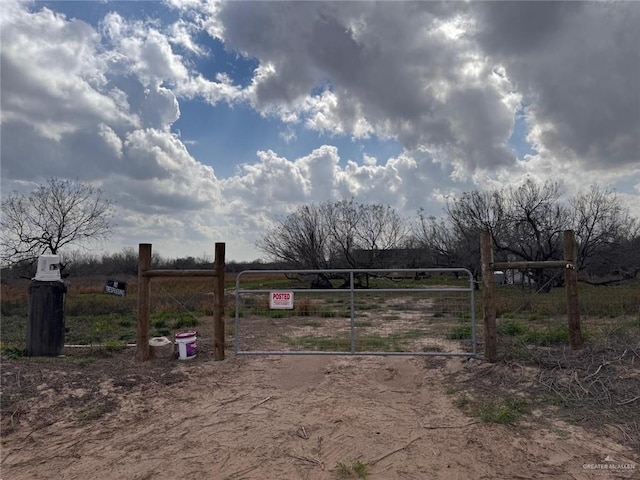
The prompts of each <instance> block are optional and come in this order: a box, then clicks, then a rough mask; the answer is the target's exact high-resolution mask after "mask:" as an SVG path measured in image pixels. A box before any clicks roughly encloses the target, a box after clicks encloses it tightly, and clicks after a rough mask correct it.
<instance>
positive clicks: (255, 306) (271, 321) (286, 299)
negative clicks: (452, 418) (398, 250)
mask: <svg viewBox="0 0 640 480" xmlns="http://www.w3.org/2000/svg"><path fill="white" fill-rule="evenodd" d="M235 294H236V299H235V312H234V315H235V323H234V351H235V353H236V354H237V355H269V354H271V355H302V354H314V355H317V354H323V355H447V356H453V355H457V356H466V357H469V356H475V355H476V348H477V342H476V321H475V306H474V281H473V275H472V274H471V272H470V271H469V270H467V269H462V268H455V269H454V268H447V269H382V270H380V269H378V270H372V269H353V270H345V269H334V270H246V271H243V272H241V273H239V274H238V276H237V278H236V291H235Z"/></svg>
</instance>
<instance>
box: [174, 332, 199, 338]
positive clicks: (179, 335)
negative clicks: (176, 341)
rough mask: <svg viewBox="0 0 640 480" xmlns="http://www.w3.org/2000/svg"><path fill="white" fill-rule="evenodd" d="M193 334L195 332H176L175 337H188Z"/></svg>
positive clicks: (193, 335)
mask: <svg viewBox="0 0 640 480" xmlns="http://www.w3.org/2000/svg"><path fill="white" fill-rule="evenodd" d="M195 336H196V332H183V333H176V338H189V337H195Z"/></svg>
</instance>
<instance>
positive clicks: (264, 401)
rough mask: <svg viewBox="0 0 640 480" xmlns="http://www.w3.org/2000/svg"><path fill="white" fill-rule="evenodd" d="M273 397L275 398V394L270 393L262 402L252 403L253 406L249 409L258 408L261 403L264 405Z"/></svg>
mask: <svg viewBox="0 0 640 480" xmlns="http://www.w3.org/2000/svg"><path fill="white" fill-rule="evenodd" d="M272 398H273V395H269V396H268V397H267V398H265V399H264V400H262V401H260V402H258V403H256V404H255V405H252V406H251V407H249V410H251V409H253V408H256V407H259V406H260V405H262V404H263V403H266V402H268V401H269V400H271V399H272Z"/></svg>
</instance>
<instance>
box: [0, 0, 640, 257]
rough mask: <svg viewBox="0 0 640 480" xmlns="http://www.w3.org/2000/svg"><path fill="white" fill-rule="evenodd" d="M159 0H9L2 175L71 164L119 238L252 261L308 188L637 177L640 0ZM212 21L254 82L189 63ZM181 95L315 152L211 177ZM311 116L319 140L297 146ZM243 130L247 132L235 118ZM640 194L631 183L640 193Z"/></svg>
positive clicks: (34, 179) (264, 157)
mask: <svg viewBox="0 0 640 480" xmlns="http://www.w3.org/2000/svg"><path fill="white" fill-rule="evenodd" d="M168 5H170V6H172V7H174V8H175V9H176V10H175V11H176V12H177V13H178V14H179V15H180V19H179V20H178V21H173V20H172V22H173V23H171V24H166V25H165V24H163V22H162V21H161V19H152V20H149V19H145V20H131V19H129V18H125V17H123V16H122V15H121V14H118V13H111V14H109V15H107V16H106V17H105V18H104V19H103V21H102V22H101V23H100V24H99V25H98V26H92V25H89V24H87V23H84V22H82V21H79V20H71V19H68V18H65V17H64V16H62V15H60V14H57V13H54V12H52V11H51V10H49V9H47V8H42V7H41V6H40V5H39V4H37V3H21V2H12V1H9V2H5V3H3V15H2V17H0V27H1V30H2V32H1V35H2V44H1V45H0V48H1V54H2V55H1V62H2V63H1V65H0V67H1V69H2V84H1V85H2V96H1V100H2V112H1V122H2V131H1V134H2V187H3V190H6V188H11V187H13V186H18V187H20V188H26V187H25V185H32V184H34V183H38V181H40V180H41V179H43V178H44V177H46V176H52V175H53V176H62V177H69V178H75V177H80V178H81V179H82V180H86V181H92V182H95V183H96V184H98V185H101V186H102V187H103V188H104V189H105V190H106V191H107V193H108V194H109V195H110V196H112V197H113V198H114V199H115V200H117V201H118V215H119V218H118V219H117V222H118V223H119V225H120V226H119V227H118V228H119V235H120V241H121V242H122V243H123V244H132V243H133V244H135V243H137V242H138V241H153V242H154V243H159V245H158V248H160V250H161V251H165V252H167V253H169V254H173V255H179V254H180V252H183V253H182V254H184V251H185V249H190V251H193V250H195V251H197V252H198V253H200V252H201V251H202V250H204V248H203V245H210V246H211V247H212V245H213V242H214V241H221V240H222V241H224V240H227V241H228V242H230V243H229V246H230V247H231V250H230V251H229V252H228V253H229V255H231V257H230V258H234V257H233V256H234V255H236V258H251V257H253V256H257V255H258V252H256V251H255V249H254V247H253V243H254V241H255V240H256V239H257V238H258V237H259V235H260V233H261V232H263V231H264V230H265V228H266V227H267V226H268V225H269V224H270V222H271V221H272V220H273V218H274V216H276V215H278V214H284V213H286V212H288V211H291V209H294V208H296V207H297V206H299V205H302V204H305V203H309V202H321V201H324V200H326V199H339V198H350V197H354V198H356V199H357V200H358V201H361V202H375V203H383V204H390V205H392V206H394V207H395V208H397V209H399V210H400V211H401V212H403V213H404V214H407V215H411V214H413V213H414V212H415V210H417V208H418V207H421V206H422V207H425V208H426V209H427V212H428V213H431V214H435V215H439V214H440V212H441V209H442V206H443V201H444V200H445V199H446V197H447V196H449V195H452V194H455V193H459V192H460V191H461V190H469V189H472V188H477V187H478V186H481V187H482V186H491V187H495V186H498V185H507V184H509V183H513V182H517V181H519V180H521V179H522V178H524V177H525V176H530V177H534V178H537V179H540V180H545V179H548V178H553V179H560V180H562V181H563V182H564V183H565V185H566V187H567V189H568V190H576V189H579V188H580V187H582V186H584V184H587V183H595V182H599V183H605V184H606V185H607V186H611V187H613V188H615V186H616V185H621V184H622V183H621V182H623V181H624V182H626V184H625V185H627V186H628V185H631V186H633V185H636V184H637V183H638V181H637V179H638V178H640V168H639V167H638V165H640V156H639V152H640V145H639V144H638V142H639V141H640V140H639V139H640V96H639V95H637V94H636V93H637V91H638V90H637V86H638V84H640V53H639V52H638V48H637V45H638V44H640V37H639V35H640V34H639V33H638V29H637V24H638V23H640V22H638V20H640V18H639V12H640V7H639V6H638V4H633V3H630V2H629V3H622V2H620V3H614V4H599V3H594V4H592V3H577V2H576V4H575V5H574V4H570V3H566V2H552V3H549V2H542V3H541V2H530V3H525V4H522V3H520V2H511V3H506V4H505V3H499V4H493V3H485V2H478V3H472V4H468V3H458V2H450V3H449V2H445V3H435V2H402V3H385V2H379V3H363V2H355V3H353V2H337V3H329V2H313V3H312V2H291V3H278V2H276V3H274V2H257V3H246V2H229V3H219V2H206V1H201V0H169V1H168ZM51 8H55V3H53V4H52V6H51ZM203 31H206V32H208V33H209V34H210V35H212V36H214V37H216V38H220V39H222V40H223V41H224V42H225V48H226V49H227V50H228V51H232V52H235V53H237V54H239V55H243V56H245V57H251V58H253V59H255V60H256V61H257V62H258V67H257V69H256V70H255V71H254V72H253V77H252V79H251V81H250V82H249V85H248V86H246V87H242V86H241V85H239V84H236V83H234V81H233V80H232V79H231V76H230V75H227V74H225V73H218V74H216V75H215V77H213V78H211V76H210V75H209V74H208V73H207V72H204V71H197V70H196V67H195V65H196V64H197V62H196V61H195V60H194V59H196V60H201V59H203V58H207V55H210V54H211V53H210V52H209V51H208V50H207V48H206V47H204V46H203V45H201V44H198V43H197V39H198V38H199V35H201V34H202V32H203ZM244 84H245V83H243V85H244ZM186 99H188V100H197V99H202V100H204V101H205V102H207V103H209V104H210V105H212V106H215V105H217V104H218V103H220V102H226V103H228V104H232V105H234V104H238V103H242V104H243V105H245V106H248V107H251V108H253V109H255V111H257V112H258V113H260V114H262V115H264V116H267V117H273V118H269V119H268V121H269V122H270V121H277V120H279V121H280V123H279V124H278V125H277V128H276V130H277V131H278V132H279V134H280V136H281V138H282V139H283V140H285V141H287V142H290V145H291V146H293V145H295V146H297V147H298V148H296V151H303V152H305V151H306V152H309V153H303V154H300V155H298V156H297V157H295V158H293V157H291V158H287V157H286V156H285V155H283V154H282V153H279V152H278V151H277V149H276V148H275V147H271V146H270V145H269V142H270V141H272V139H266V140H265V142H264V143H265V146H264V147H263V146H262V145H261V146H260V147H259V148H260V150H259V151H258V152H257V153H256V157H255V160H250V161H248V162H247V163H245V164H244V165H242V166H240V167H238V169H237V173H236V174H235V175H232V176H229V177H227V178H218V177H216V175H215V173H214V170H213V168H212V167H210V166H207V165H204V164H202V163H201V162H199V161H198V160H196V159H195V158H193V157H192V155H191V154H190V153H189V151H188V149H187V147H186V146H185V144H187V143H193V142H187V141H186V140H182V139H181V135H179V134H175V133H172V131H171V128H172V126H173V125H174V123H175V122H176V121H177V120H178V119H179V118H180V115H181V114H182V115H184V113H183V112H182V111H181V110H184V109H182V108H181V102H183V100H186ZM519 112H520V113H521V112H524V115H525V118H526V122H527V125H528V127H529V131H528V132H526V133H525V135H527V138H528V139H529V141H530V142H531V143H532V144H533V146H534V147H535V150H536V153H535V154H534V155H527V156H524V157H522V158H517V155H516V153H515V152H514V151H513V149H512V147H510V146H509V140H510V137H511V135H512V133H513V131H514V128H515V122H516V116H517V115H519V114H520V113H519ZM274 119H275V120H274ZM180 128H183V126H182V125H181V126H180ZM304 130H311V131H312V132H317V133H319V134H320V135H324V136H325V138H324V140H323V141H324V143H325V144H324V145H322V146H318V145H317V144H314V145H313V146H312V147H308V148H307V149H306V150H305V148H306V145H300V144H294V142H302V141H304V138H305V136H306V135H304V133H305V132H304ZM183 133H184V136H185V137H186V138H190V132H188V131H184V132H183ZM233 134H235V135H237V136H238V139H237V140H238V143H239V144H241V143H242V138H243V137H242V135H243V134H244V132H234V133H233ZM248 134H251V133H248ZM338 138H339V139H345V138H346V139H349V138H351V139H378V140H379V139H383V140H384V139H386V140H397V141H398V143H399V144H400V145H401V147H403V151H402V153H400V154H398V155H396V156H395V157H392V158H386V157H385V156H383V155H380V154H378V152H376V151H375V150H373V151H372V150H369V149H368V148H367V152H368V154H367V155H363V156H362V158H341V155H340V153H341V152H339V151H338V149H337V147H335V146H333V145H331V143H337V142H333V140H335V139H338ZM275 140H276V139H273V141H274V142H275ZM244 158H245V159H246V154H245V156H244ZM228 160H230V159H221V161H228ZM245 161H246V160H245ZM639 194H640V187H638V186H637V185H636V190H635V191H634V190H633V189H632V187H628V191H627V193H624V194H623V195H622V198H624V200H625V201H627V202H629V204H633V203H634V201H635V203H636V208H638V207H637V204H638V202H637V199H638V198H639ZM143 237H144V238H143ZM230 239H233V242H231V240H230Z"/></svg>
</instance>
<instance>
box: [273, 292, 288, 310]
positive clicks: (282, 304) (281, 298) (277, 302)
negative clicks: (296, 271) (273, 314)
mask: <svg viewBox="0 0 640 480" xmlns="http://www.w3.org/2000/svg"><path fill="white" fill-rule="evenodd" d="M269 308H270V309H272V310H274V309H280V310H291V309H293V292H280V291H278V292H270V293H269Z"/></svg>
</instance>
